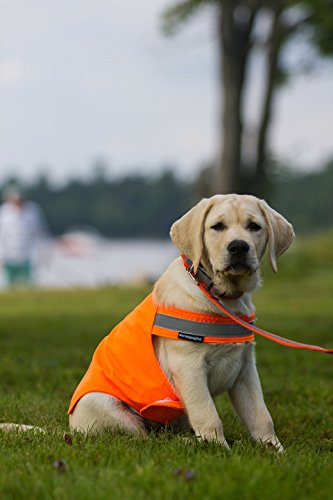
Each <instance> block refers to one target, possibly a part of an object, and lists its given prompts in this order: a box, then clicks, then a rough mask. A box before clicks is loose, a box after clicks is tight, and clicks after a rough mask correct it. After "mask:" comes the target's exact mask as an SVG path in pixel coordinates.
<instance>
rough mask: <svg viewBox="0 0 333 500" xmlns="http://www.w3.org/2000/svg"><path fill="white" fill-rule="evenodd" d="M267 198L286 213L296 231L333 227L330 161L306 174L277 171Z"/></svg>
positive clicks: (332, 165) (332, 189)
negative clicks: (280, 172) (323, 166)
mask: <svg viewBox="0 0 333 500" xmlns="http://www.w3.org/2000/svg"><path fill="white" fill-rule="evenodd" d="M272 184H273V191H272V194H271V195H269V196H267V200H268V201H269V202H271V203H272V205H273V206H274V207H275V208H276V209H277V210H278V211H281V212H282V213H284V214H285V215H286V216H288V217H289V219H290V220H291V222H292V223H293V224H294V225H295V228H296V231H298V232H303V233H304V232H315V231H320V230H322V229H326V228H330V227H333V210H332V192H333V161H331V162H329V163H328V164H327V165H326V167H325V168H324V169H323V170H321V171H315V172H311V173H309V174H298V175H297V174H293V173H292V172H291V171H289V172H288V173H287V174H286V175H281V174H278V175H277V176H276V177H274V178H273V180H272Z"/></svg>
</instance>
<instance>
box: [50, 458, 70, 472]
mask: <svg viewBox="0 0 333 500" xmlns="http://www.w3.org/2000/svg"><path fill="white" fill-rule="evenodd" d="M53 467H54V468H55V469H56V470H57V472H58V474H64V473H65V472H66V470H67V462H66V460H55V461H54V462H53Z"/></svg>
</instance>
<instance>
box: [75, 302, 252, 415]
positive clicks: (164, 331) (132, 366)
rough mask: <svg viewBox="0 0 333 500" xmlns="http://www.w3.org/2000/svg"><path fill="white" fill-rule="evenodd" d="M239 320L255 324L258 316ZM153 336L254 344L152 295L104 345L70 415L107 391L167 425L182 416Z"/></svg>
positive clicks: (225, 324)
mask: <svg viewBox="0 0 333 500" xmlns="http://www.w3.org/2000/svg"><path fill="white" fill-rule="evenodd" d="M239 317H240V318H241V319H242V320H244V321H246V322H253V321H254V314H253V315H251V316H239ZM152 335H158V336H161V337H168V338H172V339H178V340H183V341H192V342H204V343H235V342H237V343H238V342H248V341H252V340H254V335H253V334H252V333H250V332H248V331H247V330H246V329H245V328H244V327H242V326H239V325H237V324H236V323H235V322H234V321H233V320H231V319H229V318H228V317H225V316H220V315H215V314H201V313H196V312H191V311H185V310H182V309H177V308H174V307H172V308H167V307H162V306H159V305H157V304H156V303H155V302H154V300H153V297H152V294H150V295H148V297H146V299H145V300H144V301H143V302H141V304H139V305H138V306H137V307H136V308H135V309H134V310H133V311H132V312H131V313H130V314H128V316H126V317H125V318H124V319H123V320H122V321H121V322H120V323H119V324H118V325H117V326H116V327H115V328H114V329H113V330H112V331H111V333H110V334H109V335H107V336H106V337H105V338H104V339H103V340H102V341H101V343H100V344H99V346H98V347H97V349H96V351H95V353H94V356H93V358H92V361H91V364H90V366H89V368H88V371H87V372H86V374H85V375H84V377H83V379H82V380H81V382H80V383H79V385H78V387H77V388H76V390H75V392H74V395H73V397H72V400H71V402H70V406H69V410H68V413H72V412H73V410H74V408H75V405H76V404H77V402H78V401H79V400H80V399H81V398H82V397H83V396H84V395H85V394H88V393H90V392H103V393H106V394H110V395H112V396H115V397H116V398H118V399H120V400H121V401H124V402H125V403H127V404H128V405H129V406H131V407H132V408H134V409H135V410H136V411H137V412H138V413H139V414H140V415H141V416H142V417H144V418H147V419H149V420H152V421H155V422H160V423H162V424H167V423H169V422H172V421H173V420H175V419H176V418H178V417H180V416H182V415H183V414H184V406H183V403H182V402H181V400H180V398H179V396H178V394H177V393H176V391H175V389H174V388H173V386H172V385H171V383H170V382H169V380H168V379H167V377H166V375H165V374H164V372H163V370H162V368H161V366H160V364H159V362H158V360H157V359H156V356H155V352H154V347H153V342H152Z"/></svg>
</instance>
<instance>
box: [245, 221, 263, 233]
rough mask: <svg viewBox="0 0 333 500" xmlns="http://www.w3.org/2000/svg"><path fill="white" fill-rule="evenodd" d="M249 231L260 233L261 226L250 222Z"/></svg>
mask: <svg viewBox="0 0 333 500" xmlns="http://www.w3.org/2000/svg"><path fill="white" fill-rule="evenodd" d="M247 229H248V230H249V231H253V232H257V231H260V229H261V226H259V224H257V223H256V222H249V224H248V226H247Z"/></svg>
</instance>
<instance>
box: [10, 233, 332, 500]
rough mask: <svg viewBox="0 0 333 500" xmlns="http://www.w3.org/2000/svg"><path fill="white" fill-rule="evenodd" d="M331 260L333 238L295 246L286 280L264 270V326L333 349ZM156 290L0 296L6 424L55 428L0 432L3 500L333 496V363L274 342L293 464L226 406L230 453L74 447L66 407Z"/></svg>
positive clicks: (77, 439)
mask: <svg viewBox="0 0 333 500" xmlns="http://www.w3.org/2000/svg"><path fill="white" fill-rule="evenodd" d="M332 262H333V234H332V233H331V234H325V235H322V236H319V237H316V240H315V241H312V240H311V239H308V240H302V241H300V242H297V243H296V244H295V246H294V248H293V249H292V250H290V252H288V253H287V254H286V255H285V256H284V257H282V258H281V259H280V266H279V274H278V275H277V276H276V277H275V276H274V277H273V275H272V273H271V272H270V271H269V268H268V265H267V263H265V265H264V270H263V274H264V281H265V286H264V287H263V288H262V289H261V290H260V291H258V292H257V293H256V294H255V295H254V300H255V303H256V306H257V313H258V317H259V323H258V324H259V325H260V326H263V327H266V328H269V329H271V330H273V331H275V332H277V333H280V334H281V335H285V336H290V337H292V338H295V339H298V340H302V341H305V342H310V343H317V344H320V345H326V346H331V347H333V293H332V292H333V265H332ZM147 291H148V290H147V289H143V288H108V289H100V290H93V291H33V292H24V291H18V292H16V293H14V292H13V293H2V294H1V295H0V303H1V308H0V322H1V323H0V324H1V336H0V389H1V391H0V410H1V411H0V421H3V422H7V421H11V422H22V423H30V424H34V425H38V426H41V427H44V428H45V429H47V433H46V434H45V435H33V434H31V433H9V434H6V433H0V498H1V499H2V498H5V499H7V498H13V499H15V500H16V499H21V498H22V499H23V498H24V499H27V498H28V499H34V498H36V499H39V498H40V499H61V500H64V499H67V498H70V499H90V498H92V499H100V498H112V499H118V498H119V499H120V498H126V499H127V498H128V499H132V498H133V499H134V498H135V499H141V498H142V499H143V498H153V499H155V498H156V499H159V498H161V499H169V498H172V499H174V498H175V499H178V498H179V499H182V498H199V499H201V498H207V499H211V498H212V499H213V498H232V499H233V498H235V499H236V498H237V499H238V498H241V497H243V498H245V499H257V498H263V499H265V498H270V499H280V498H284V499H289V498H290V499H294V498H295V497H298V498H318V499H326V498H327V499H328V498H332V496H333V493H332V488H333V390H332V389H333V357H330V356H329V355H325V354H320V353H312V352H306V351H299V350H296V349H288V348H285V347H281V346H279V345H277V344H273V343H272V342H269V341H267V340H265V339H260V338H259V339H257V358H258V368H259V372H260V376H261V380H262V385H263V389H264V393H265V399H266V402H267V405H268V407H269V409H270V412H271V414H272V416H273V419H274V422H275V427H276V431H277V434H278V436H279V438H280V439H281V441H282V443H283V444H284V446H285V448H286V450H287V453H286V454H284V455H283V456H279V455H277V454H275V453H273V452H269V451H267V450H264V449H263V448H261V447H260V446H255V445H254V444H252V443H251V442H250V441H249V439H248V437H247V435H246V433H245V431H244V430H243V428H242V426H241V425H240V423H239V421H238V420H237V419H236V418H235V416H234V414H233V412H232V409H231V407H230V404H229V401H228V398H227V397H226V396H221V397H220V398H217V401H216V404H217V406H218V409H219V411H220V413H221V415H222V418H223V422H224V427H225V433H226V436H227V438H228V439H229V440H230V442H231V443H232V444H233V446H232V451H231V452H230V453H227V452H225V451H224V450H223V449H221V448H220V446H218V445H217V444H214V443H211V444H206V443H199V442H196V441H195V440H194V439H190V441H189V442H187V441H186V440H184V436H179V435H173V434H172V433H170V432H168V431H165V432H162V433H161V434H159V435H152V436H150V437H149V439H148V440H146V441H143V440H141V439H140V438H134V437H129V436H126V435H121V434H117V435H112V434H111V433H106V434H105V435H103V436H99V437H89V438H84V437H82V436H80V435H73V434H71V437H72V444H71V445H69V444H67V443H66V441H65V440H64V438H63V433H64V431H66V430H67V416H66V411H67V406H68V402H69V399H70V397H71V394H72V392H73V390H74V388H75V386H76V383H77V382H78V381H79V379H80V377H81V376H82V374H83V373H84V371H85V369H86V368H87V365H88V363H89V360H90V357H91V355H92V352H93V350H94V348H95V346H96V344H97V343H98V341H99V340H100V339H101V338H102V337H103V336H104V335H105V334H106V333H107V332H108V331H109V330H110V329H111V328H112V326H113V325H115V324H116V323H117V322H118V321H119V320H120V318H121V317H122V316H123V315H124V314H125V313H126V312H127V311H129V310H130V309H131V308H132V307H133V306H134V305H135V304H137V303H138V302H139V301H140V300H141V299H142V298H143V297H144V296H145V295H146V293H147ZM57 460H64V461H65V467H64V471H61V470H59V469H57V468H55V467H54V465H53V464H54V462H55V461H57ZM187 471H190V473H189V474H186V473H187ZM192 473H193V474H192ZM192 476H193V477H192Z"/></svg>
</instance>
